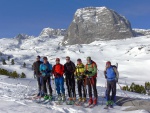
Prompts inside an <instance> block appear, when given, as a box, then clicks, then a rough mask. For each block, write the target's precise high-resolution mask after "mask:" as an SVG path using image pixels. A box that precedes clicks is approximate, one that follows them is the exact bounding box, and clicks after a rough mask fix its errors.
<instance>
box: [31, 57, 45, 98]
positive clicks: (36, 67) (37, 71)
mask: <svg viewBox="0 0 150 113" xmlns="http://www.w3.org/2000/svg"><path fill="white" fill-rule="evenodd" d="M40 58H41V57H40V56H37V58H36V60H37V61H36V62H34V63H33V70H34V72H35V75H36V78H37V82H38V90H39V92H38V94H37V96H41V95H42V94H41V93H42V82H41V81H42V80H41V79H42V78H41V73H40V65H41V64H42V63H43V62H41V61H40Z"/></svg>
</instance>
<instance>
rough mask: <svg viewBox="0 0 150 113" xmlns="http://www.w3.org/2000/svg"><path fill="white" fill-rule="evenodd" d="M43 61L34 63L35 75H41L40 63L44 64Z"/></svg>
mask: <svg viewBox="0 0 150 113" xmlns="http://www.w3.org/2000/svg"><path fill="white" fill-rule="evenodd" d="M42 63H43V62H41V61H36V62H34V63H33V70H34V72H35V75H36V76H38V75H40V74H41V73H40V65H41V64H42Z"/></svg>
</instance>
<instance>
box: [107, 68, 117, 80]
mask: <svg viewBox="0 0 150 113" xmlns="http://www.w3.org/2000/svg"><path fill="white" fill-rule="evenodd" d="M106 78H107V80H108V81H113V80H115V79H117V80H118V78H119V72H118V70H117V69H116V68H114V67H112V66H110V67H109V68H107V69H106Z"/></svg>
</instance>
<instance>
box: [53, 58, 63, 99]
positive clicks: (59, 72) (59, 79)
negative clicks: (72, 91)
mask: <svg viewBox="0 0 150 113" xmlns="http://www.w3.org/2000/svg"><path fill="white" fill-rule="evenodd" d="M52 71H53V75H54V76H55V85H56V91H57V94H58V100H59V101H61V100H62V101H65V88H64V77H63V74H64V66H63V65H62V64H60V59H59V58H56V64H55V65H54V66H53V70H52Z"/></svg>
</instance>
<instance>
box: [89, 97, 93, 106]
mask: <svg viewBox="0 0 150 113" xmlns="http://www.w3.org/2000/svg"><path fill="white" fill-rule="evenodd" d="M88 103H89V105H91V104H93V99H92V97H90V99H89V102H88Z"/></svg>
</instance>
